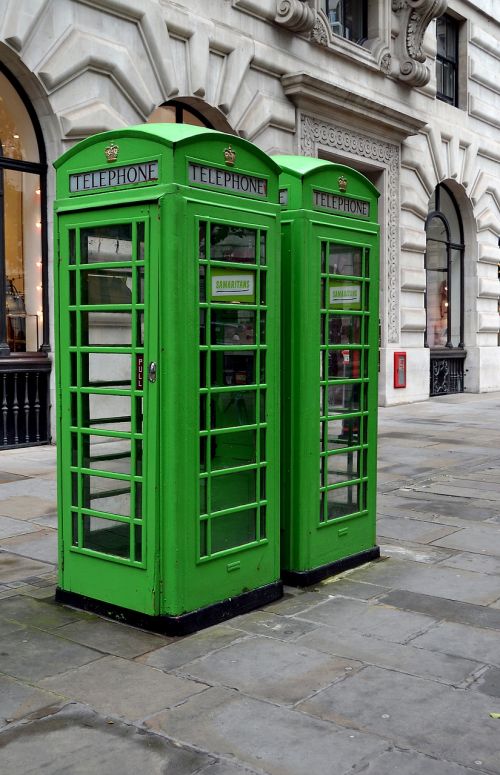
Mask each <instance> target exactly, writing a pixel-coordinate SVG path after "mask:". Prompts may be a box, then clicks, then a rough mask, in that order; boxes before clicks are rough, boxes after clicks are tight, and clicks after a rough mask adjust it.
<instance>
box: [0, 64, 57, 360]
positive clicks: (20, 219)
mask: <svg viewBox="0 0 500 775" xmlns="http://www.w3.org/2000/svg"><path fill="white" fill-rule="evenodd" d="M46 170H47V165H46V158H45V149H44V144H43V140H42V133H41V130H40V126H39V124H38V121H37V119H36V116H35V114H34V111H33V109H32V107H31V104H30V102H29V99H28V97H27V95H26V93H25V92H24V90H23V89H22V88H21V87H20V85H19V84H18V83H17V82H16V80H15V79H14V78H13V76H12V75H11V74H10V73H9V72H8V71H7V70H5V69H4V68H3V67H1V66H0V357H2V356H9V355H11V354H17V353H28V352H32V353H33V352H37V351H42V352H43V351H47V350H48V349H49V347H48V314H47V282H46V280H47V224H46Z"/></svg>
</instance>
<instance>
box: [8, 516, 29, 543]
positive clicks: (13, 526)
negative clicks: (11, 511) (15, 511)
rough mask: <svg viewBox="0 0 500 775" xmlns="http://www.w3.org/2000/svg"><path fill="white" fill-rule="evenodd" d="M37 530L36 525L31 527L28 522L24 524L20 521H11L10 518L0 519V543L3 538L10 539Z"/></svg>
mask: <svg viewBox="0 0 500 775" xmlns="http://www.w3.org/2000/svg"><path fill="white" fill-rule="evenodd" d="M37 529H38V528H37V527H36V525H32V524H31V523H30V522H25V521H24V520H20V519H12V517H0V541H1V540H2V539H3V538H11V537H12V536H17V535H22V534H23V533H31V532H33V531H34V530H37Z"/></svg>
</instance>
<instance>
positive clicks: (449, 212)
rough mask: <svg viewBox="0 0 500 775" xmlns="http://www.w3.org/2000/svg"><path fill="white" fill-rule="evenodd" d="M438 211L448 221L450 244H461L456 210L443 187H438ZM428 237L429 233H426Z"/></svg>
mask: <svg viewBox="0 0 500 775" xmlns="http://www.w3.org/2000/svg"><path fill="white" fill-rule="evenodd" d="M439 209H440V212H442V213H443V215H444V217H445V218H446V220H447V221H448V225H449V227H450V242H455V243H461V242H462V233H461V231H462V230H461V228H460V221H459V216H458V213H457V209H456V207H455V204H454V202H453V199H452V198H451V196H450V194H449V193H448V191H447V190H446V189H445V188H444V186H440V187H439ZM427 234H428V236H429V233H428V232H427Z"/></svg>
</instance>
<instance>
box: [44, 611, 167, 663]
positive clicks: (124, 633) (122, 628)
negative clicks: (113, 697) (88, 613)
mask: <svg viewBox="0 0 500 775" xmlns="http://www.w3.org/2000/svg"><path fill="white" fill-rule="evenodd" d="M57 634H58V635H60V636H61V637H63V638H68V639H69V640H73V641H75V642H76V643H81V644H82V645H84V646H90V648H94V649H97V650H98V651H102V652H104V653H106V654H114V655H115V656H117V657H125V658H127V659H133V658H134V657H137V656H139V655H140V654H145V653H146V652H149V651H153V649H159V648H161V647H162V646H164V645H165V644H166V643H169V642H171V641H172V638H165V637H162V636H161V635H154V634H153V633H151V632H144V631H143V630H139V629H138V628H136V627H128V626H127V625H125V624H120V623H119V622H109V621H107V620H106V619H100V618H97V617H96V618H93V619H84V620H83V621H78V622H72V623H71V624H65V625H63V626H61V627H59V628H58V630H57Z"/></svg>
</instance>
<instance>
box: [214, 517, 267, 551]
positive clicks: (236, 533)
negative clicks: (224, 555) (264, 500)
mask: <svg viewBox="0 0 500 775" xmlns="http://www.w3.org/2000/svg"><path fill="white" fill-rule="evenodd" d="M256 516H257V512H256V509H247V510H246V511H238V512H236V513H235V514H225V515H224V516H221V517H217V518H216V519H213V520H212V521H211V526H212V552H222V551H224V550H225V549H232V548H233V547H235V546H242V545H243V544H247V543H250V541H255V539H256V533H255V524H256Z"/></svg>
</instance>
